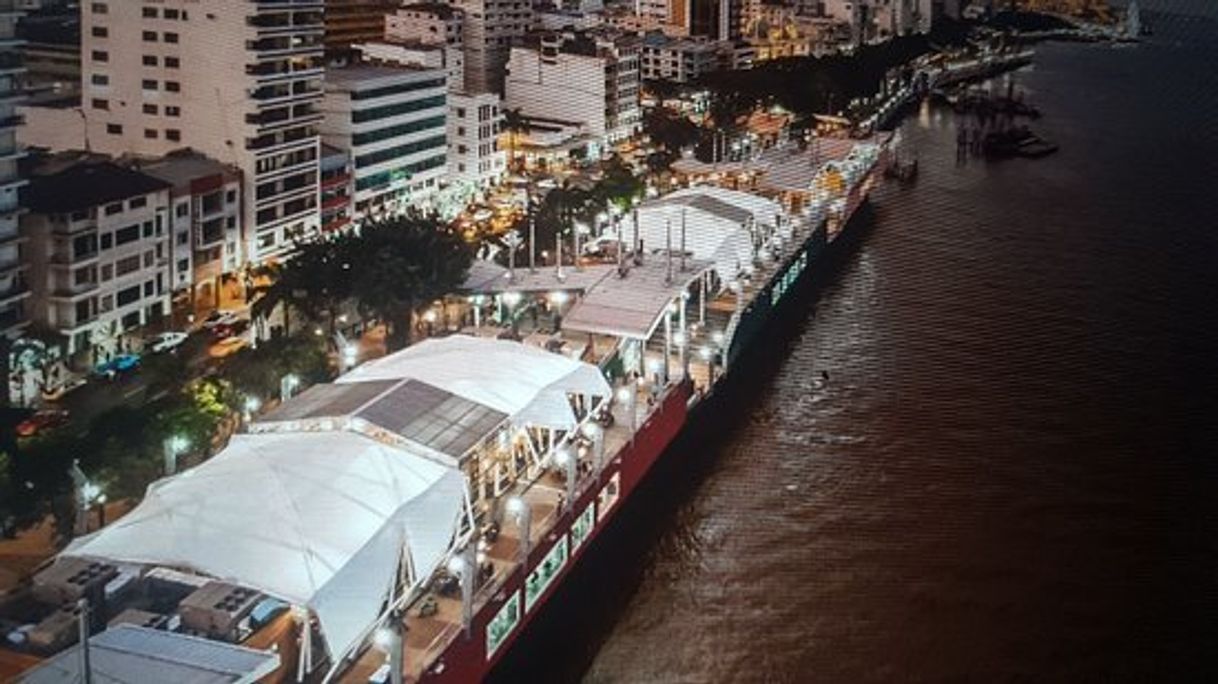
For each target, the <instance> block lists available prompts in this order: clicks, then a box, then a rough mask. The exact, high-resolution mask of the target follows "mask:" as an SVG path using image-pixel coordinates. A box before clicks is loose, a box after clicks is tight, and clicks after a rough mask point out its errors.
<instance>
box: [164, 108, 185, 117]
mask: <svg viewBox="0 0 1218 684" xmlns="http://www.w3.org/2000/svg"><path fill="white" fill-rule="evenodd" d="M181 115H182V108H181V107H174V106H173V105H165V116H173V117H178V116H181Z"/></svg>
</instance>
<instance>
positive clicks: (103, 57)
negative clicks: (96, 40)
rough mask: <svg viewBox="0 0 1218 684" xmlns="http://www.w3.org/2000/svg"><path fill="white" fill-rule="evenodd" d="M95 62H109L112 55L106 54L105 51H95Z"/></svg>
mask: <svg viewBox="0 0 1218 684" xmlns="http://www.w3.org/2000/svg"><path fill="white" fill-rule="evenodd" d="M93 61H94V62H109V61H110V53H109V52H106V51H105V50H94V51H93Z"/></svg>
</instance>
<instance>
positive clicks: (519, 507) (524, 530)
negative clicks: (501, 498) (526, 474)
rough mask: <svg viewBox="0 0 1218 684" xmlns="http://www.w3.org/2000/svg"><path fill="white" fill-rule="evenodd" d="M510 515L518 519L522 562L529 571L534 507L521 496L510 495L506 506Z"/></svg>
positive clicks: (515, 519) (517, 525)
mask: <svg viewBox="0 0 1218 684" xmlns="http://www.w3.org/2000/svg"><path fill="white" fill-rule="evenodd" d="M504 507H505V508H506V510H507V512H508V515H510V516H512V519H513V520H514V521H516V527H517V528H518V529H519V530H520V564H521V566H523V567H524V569H525V570H526V571H527V570H528V567H529V551H530V550H531V549H530V546H531V545H532V542H533V538H532V531H533V530H532V522H533V509H532V508H531V507H530V506H529V504H528V502H527V501H525V500H524V499H523V498H521V497H519V496H513V497H510V498H509V499H508V500H507V503H506V504H505V506H504Z"/></svg>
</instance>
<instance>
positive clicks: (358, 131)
mask: <svg viewBox="0 0 1218 684" xmlns="http://www.w3.org/2000/svg"><path fill="white" fill-rule="evenodd" d="M325 87H326V94H325V99H324V101H323V104H322V110H323V111H324V112H325V120H324V122H323V124H322V135H323V139H324V140H325V142H326V144H328V145H333V146H334V147H337V148H339V149H343V150H347V151H348V152H349V153H350V155H351V160H352V164H353V169H354V175H355V217H356V219H357V220H364V219H369V218H379V217H383V216H392V215H395V214H400V213H402V212H404V211H406V209H407V208H409V207H412V206H413V207H419V206H420V205H421V204H422V203H425V202H426V201H427V200H428V199H429V197H430V196H431V195H433V194H434V193H435V191H436V190H438V189H439V184H440V181H441V180H442V179H443V178H444V174H445V171H446V168H447V163H448V161H447V156H446V146H447V110H448V95H447V83H446V80H445V72H444V70H443V69H422V68H413V69H412V68H405V67H388V66H377V65H363V64H360V65H353V66H348V67H343V68H337V69H331V70H329V72H328V73H327V74H326V86H325Z"/></svg>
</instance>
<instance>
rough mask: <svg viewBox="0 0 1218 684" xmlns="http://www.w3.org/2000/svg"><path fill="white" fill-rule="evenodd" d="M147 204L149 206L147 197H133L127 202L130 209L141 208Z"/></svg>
mask: <svg viewBox="0 0 1218 684" xmlns="http://www.w3.org/2000/svg"><path fill="white" fill-rule="evenodd" d="M146 206H148V198H147V197H133V198H132V199H131V200H130V201H129V202H127V208H128V209H140V208H142V207H146Z"/></svg>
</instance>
